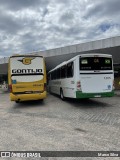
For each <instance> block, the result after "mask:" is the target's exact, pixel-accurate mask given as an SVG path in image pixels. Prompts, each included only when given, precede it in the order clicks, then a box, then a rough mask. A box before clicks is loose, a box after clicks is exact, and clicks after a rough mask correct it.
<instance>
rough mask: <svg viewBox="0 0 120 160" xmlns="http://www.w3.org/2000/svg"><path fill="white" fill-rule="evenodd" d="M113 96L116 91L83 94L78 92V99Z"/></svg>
mask: <svg viewBox="0 0 120 160" xmlns="http://www.w3.org/2000/svg"><path fill="white" fill-rule="evenodd" d="M112 96H114V91H112V92H102V93H82V92H80V91H77V92H76V98H101V97H112Z"/></svg>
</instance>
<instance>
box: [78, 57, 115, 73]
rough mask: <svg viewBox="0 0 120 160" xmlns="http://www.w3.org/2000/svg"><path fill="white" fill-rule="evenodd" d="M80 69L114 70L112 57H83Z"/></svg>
mask: <svg viewBox="0 0 120 160" xmlns="http://www.w3.org/2000/svg"><path fill="white" fill-rule="evenodd" d="M79 66H80V70H112V58H109V57H82V58H80V65H79Z"/></svg>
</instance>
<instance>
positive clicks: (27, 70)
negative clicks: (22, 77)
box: [12, 69, 43, 74]
mask: <svg viewBox="0 0 120 160" xmlns="http://www.w3.org/2000/svg"><path fill="white" fill-rule="evenodd" d="M42 72H43V71H42V69H12V73H13V74H20V73H42Z"/></svg>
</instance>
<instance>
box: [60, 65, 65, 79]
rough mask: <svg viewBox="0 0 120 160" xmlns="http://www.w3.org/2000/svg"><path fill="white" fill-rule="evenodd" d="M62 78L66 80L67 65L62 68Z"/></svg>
mask: <svg viewBox="0 0 120 160" xmlns="http://www.w3.org/2000/svg"><path fill="white" fill-rule="evenodd" d="M61 78H66V65H64V66H62V67H61Z"/></svg>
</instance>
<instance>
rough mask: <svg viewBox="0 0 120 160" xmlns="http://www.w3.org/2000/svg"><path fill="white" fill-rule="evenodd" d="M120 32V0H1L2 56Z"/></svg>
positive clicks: (115, 34) (0, 32)
mask: <svg viewBox="0 0 120 160" xmlns="http://www.w3.org/2000/svg"><path fill="white" fill-rule="evenodd" d="M118 35H120V0H0V56H9V55H12V54H14V53H29V52H33V51H39V50H46V49H51V48H57V47H61V46H66V45H72V44H78V43H83V42H86V41H93V40H97V39H104V38H107V37H112V36H118Z"/></svg>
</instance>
